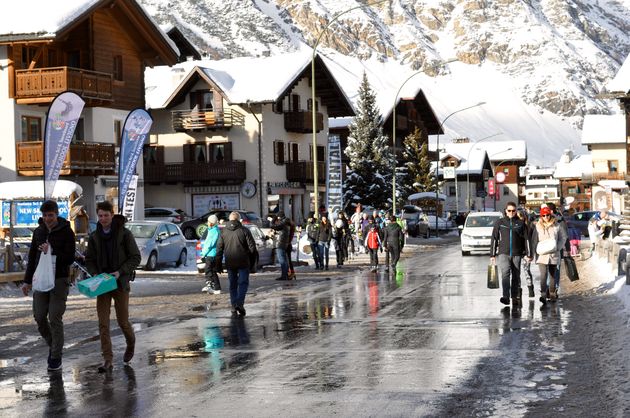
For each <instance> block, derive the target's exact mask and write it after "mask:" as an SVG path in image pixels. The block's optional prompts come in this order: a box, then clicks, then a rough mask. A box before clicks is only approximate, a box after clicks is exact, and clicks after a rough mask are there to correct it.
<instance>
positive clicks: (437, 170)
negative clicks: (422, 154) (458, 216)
mask: <svg viewBox="0 0 630 418" xmlns="http://www.w3.org/2000/svg"><path fill="white" fill-rule="evenodd" d="M485 104H486V102H479V103H477V104H475V105H472V106H468V107H464V108H463V109H459V110H456V111H454V112H452V113H450V114H449V115H448V116H446V117H445V118H444V120H443V121H442V123H440V127H439V129H438V134H437V148H436V150H437V162H436V164H435V237H436V238H437V236H438V234H439V225H438V213H437V210H438V202H439V200H440V196H439V194H440V182H439V179H440V132H441V131H442V127H443V126H444V123H446V121H447V120H448V118H450V117H451V116H453V115H454V114H456V113H459V112H463V111H464V110H468V109H472V108H473V107H477V106H482V105H485Z"/></svg>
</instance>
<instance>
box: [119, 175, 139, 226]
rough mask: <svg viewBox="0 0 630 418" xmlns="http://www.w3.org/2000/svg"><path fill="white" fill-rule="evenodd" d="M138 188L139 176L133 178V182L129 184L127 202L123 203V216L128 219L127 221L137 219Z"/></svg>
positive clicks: (126, 195)
mask: <svg viewBox="0 0 630 418" xmlns="http://www.w3.org/2000/svg"><path fill="white" fill-rule="evenodd" d="M137 188H138V176H137V175H133V176H131V181H130V182H129V186H128V187H127V193H126V194H125V201H124V202H123V209H122V212H121V213H122V215H123V216H124V217H125V218H127V220H130V221H133V220H134V219H135V216H134V209H135V207H136V196H137V195H138V194H137V193H136V190H137Z"/></svg>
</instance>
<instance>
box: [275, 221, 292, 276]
mask: <svg viewBox="0 0 630 418" xmlns="http://www.w3.org/2000/svg"><path fill="white" fill-rule="evenodd" d="M271 229H273V230H274V231H276V234H277V235H276V255H277V256H278V263H280V277H278V278H277V279H276V280H289V259H288V256H289V254H288V251H287V250H288V248H289V246H290V245H291V237H290V235H291V224H290V223H289V220H288V219H286V218H285V217H284V213H283V212H279V213H278V217H277V218H276V220H275V222H274V223H273V224H272V225H271Z"/></svg>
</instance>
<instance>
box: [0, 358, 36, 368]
mask: <svg viewBox="0 0 630 418" xmlns="http://www.w3.org/2000/svg"><path fill="white" fill-rule="evenodd" d="M30 359H31V358H30V357H16V358H11V359H0V368H6V367H16V366H19V365H22V364H25V363H26V362H27V361H29V360H30Z"/></svg>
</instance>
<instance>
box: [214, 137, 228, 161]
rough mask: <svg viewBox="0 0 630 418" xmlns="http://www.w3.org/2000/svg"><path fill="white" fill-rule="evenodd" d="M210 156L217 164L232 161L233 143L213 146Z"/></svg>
mask: <svg viewBox="0 0 630 418" xmlns="http://www.w3.org/2000/svg"><path fill="white" fill-rule="evenodd" d="M210 155H211V157H212V161H213V162H215V163H217V162H222V161H232V143H231V142H224V143H222V144H211V145H210Z"/></svg>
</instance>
